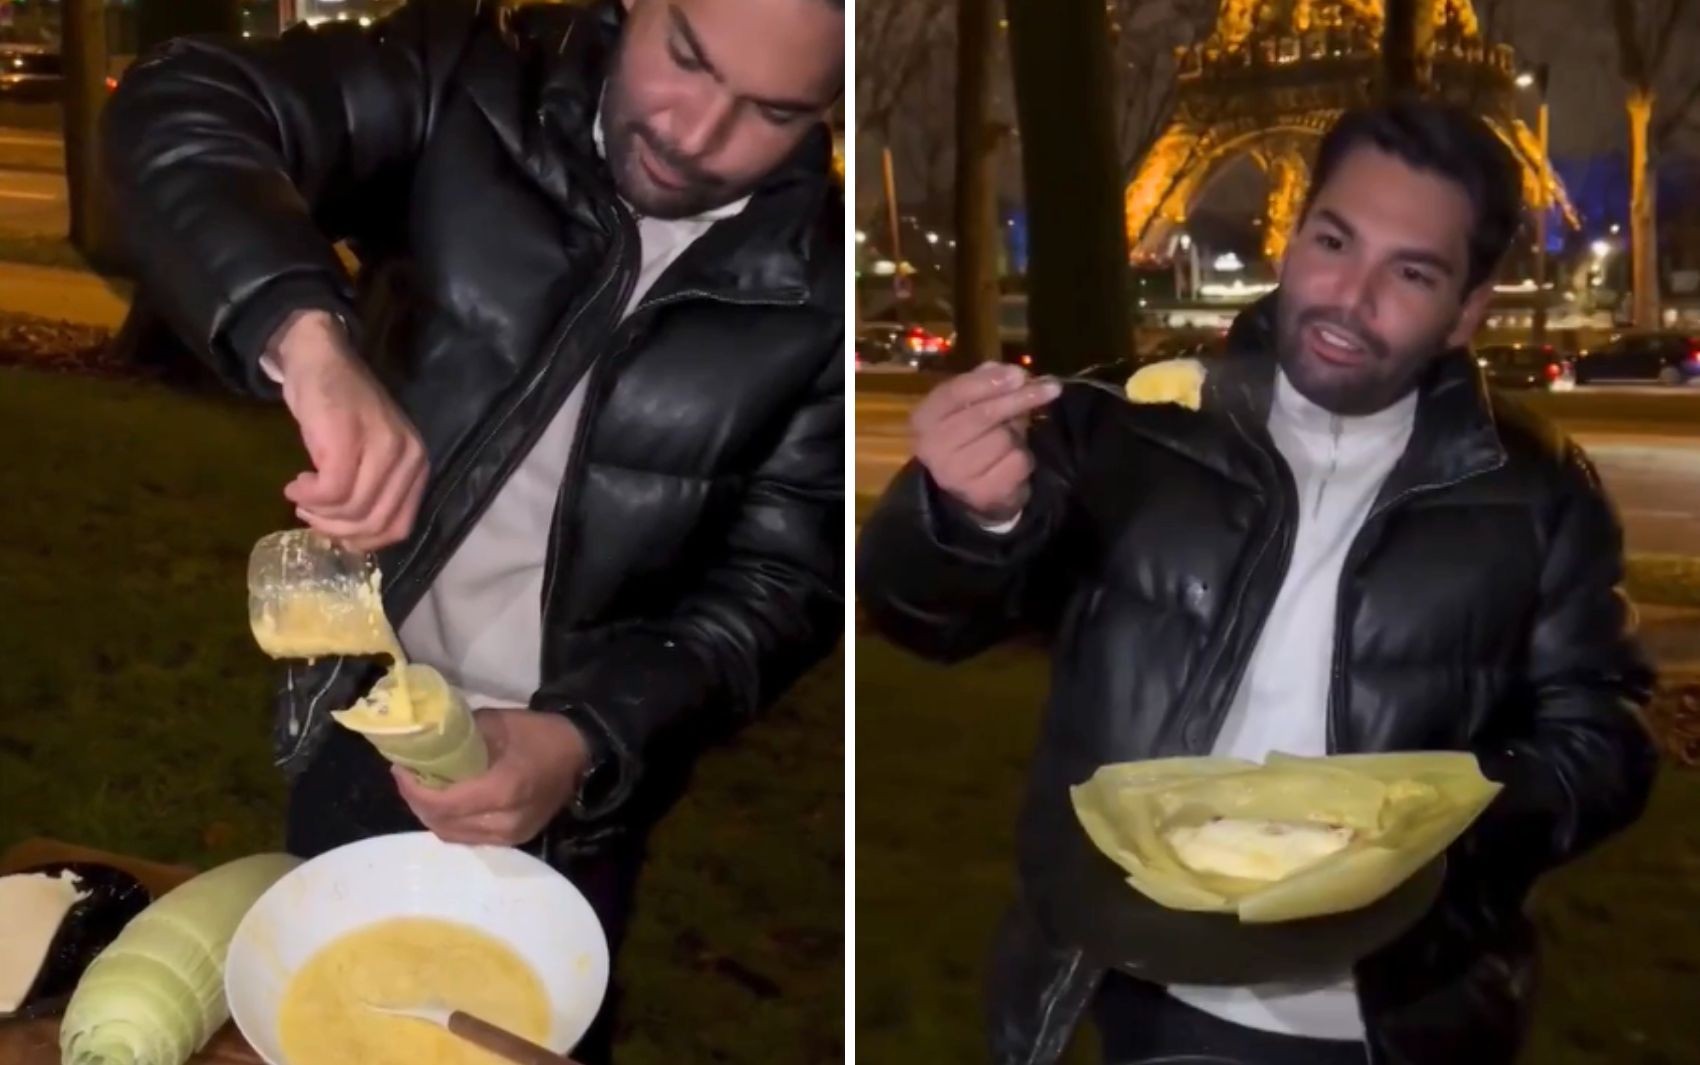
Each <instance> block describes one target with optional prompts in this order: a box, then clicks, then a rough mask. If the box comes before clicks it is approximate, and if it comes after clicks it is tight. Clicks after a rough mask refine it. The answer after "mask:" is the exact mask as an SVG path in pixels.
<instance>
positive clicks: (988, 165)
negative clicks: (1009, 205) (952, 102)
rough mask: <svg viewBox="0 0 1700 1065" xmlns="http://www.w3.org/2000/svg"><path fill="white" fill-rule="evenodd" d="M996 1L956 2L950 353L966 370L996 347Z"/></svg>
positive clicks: (992, 358) (992, 355)
mask: <svg viewBox="0 0 1700 1065" xmlns="http://www.w3.org/2000/svg"><path fill="white" fill-rule="evenodd" d="M997 12H998V5H997V0H958V3H957V36H956V201H955V204H954V207H955V215H956V300H955V302H956V347H955V349H954V350H953V351H952V352H951V360H952V362H954V363H956V364H957V367H958V368H959V369H969V368H971V367H973V366H974V365H976V364H978V363H982V362H996V361H998V359H999V358H1001V357H1002V356H1001V349H1000V347H999V344H998V245H997V240H998V213H997V175H996V170H995V166H996V162H997V147H998V132H997V130H996V129H995V128H994V127H993V125H992V122H991V110H992V108H991V104H992V91H991V90H992V60H991V53H992V49H993V48H994V47H995V46H996V45H997V28H998V27H997Z"/></svg>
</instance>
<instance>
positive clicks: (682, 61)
mask: <svg viewBox="0 0 1700 1065" xmlns="http://www.w3.org/2000/svg"><path fill="white" fill-rule="evenodd" d="M667 54H668V55H670V56H671V57H672V59H673V65H674V66H676V67H678V68H679V69H680V70H686V71H698V70H701V69H702V64H701V63H700V62H698V61H697V57H696V56H694V55H691V54H690V53H689V52H687V51H685V50H684V49H683V48H681V47H679V46H678V45H677V44H670V45H668V46H667Z"/></svg>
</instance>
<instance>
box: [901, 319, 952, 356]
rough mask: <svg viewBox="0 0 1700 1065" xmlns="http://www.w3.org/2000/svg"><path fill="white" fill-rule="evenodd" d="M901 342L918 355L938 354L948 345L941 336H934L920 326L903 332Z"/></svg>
mask: <svg viewBox="0 0 1700 1065" xmlns="http://www.w3.org/2000/svg"><path fill="white" fill-rule="evenodd" d="M903 342H904V343H905V344H907V345H908V346H909V350H910V351H913V352H915V353H916V354H918V355H938V354H940V353H942V352H944V351H945V350H946V349H947V348H948V346H949V345H948V343H947V342H946V341H945V339H944V338H943V337H938V336H934V335H933V334H931V333H929V332H927V331H926V330H925V329H922V328H921V327H920V326H916V327H915V328H913V329H911V330H909V332H907V333H905V334H904V335H903Z"/></svg>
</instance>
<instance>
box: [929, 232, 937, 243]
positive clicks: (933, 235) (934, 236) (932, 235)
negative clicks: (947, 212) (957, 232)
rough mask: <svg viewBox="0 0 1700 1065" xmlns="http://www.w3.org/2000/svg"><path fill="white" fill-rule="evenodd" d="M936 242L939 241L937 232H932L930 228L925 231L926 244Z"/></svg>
mask: <svg viewBox="0 0 1700 1065" xmlns="http://www.w3.org/2000/svg"><path fill="white" fill-rule="evenodd" d="M938 242H939V235H938V234H937V233H934V232H932V231H931V230H928V232H927V243H928V244H937V243H938Z"/></svg>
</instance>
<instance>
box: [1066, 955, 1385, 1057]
mask: <svg viewBox="0 0 1700 1065" xmlns="http://www.w3.org/2000/svg"><path fill="white" fill-rule="evenodd" d="M1093 1018H1094V1020H1095V1021H1096V1023H1097V1027H1098V1033H1099V1038H1100V1039H1101V1041H1102V1046H1103V1050H1104V1062H1105V1065H1366V1063H1367V1062H1368V1061H1369V1054H1368V1051H1367V1050H1366V1049H1365V1047H1364V1044H1362V1043H1360V1042H1357V1041H1355V1040H1353V1041H1349V1042H1348V1041H1343V1040H1337V1039H1304V1038H1301V1037H1299V1036H1293V1035H1280V1034H1277V1033H1274V1032H1265V1031H1262V1030H1260V1029H1257V1028H1246V1027H1244V1026H1242V1025H1238V1024H1233V1023H1231V1022H1229V1021H1224V1020H1222V1019H1221V1018H1220V1017H1217V1016H1214V1015H1213V1014H1209V1013H1205V1012H1204V1011H1203V1010H1198V1009H1194V1008H1193V1007H1191V1006H1189V1005H1187V1004H1186V1003H1184V1002H1182V1001H1181V1000H1180V999H1177V998H1175V997H1174V996H1172V995H1170V994H1169V993H1168V992H1167V991H1165V990H1164V989H1163V988H1161V987H1158V986H1157V985H1156V984H1151V983H1146V982H1145V981H1143V980H1136V979H1134V978H1133V977H1130V976H1126V975H1123V974H1121V973H1110V974H1109V975H1108V976H1106V977H1105V978H1104V983H1103V986H1102V987H1101V988H1100V989H1099V992H1098V997H1097V1000H1096V1001H1095V1002H1094V1004H1093Z"/></svg>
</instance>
